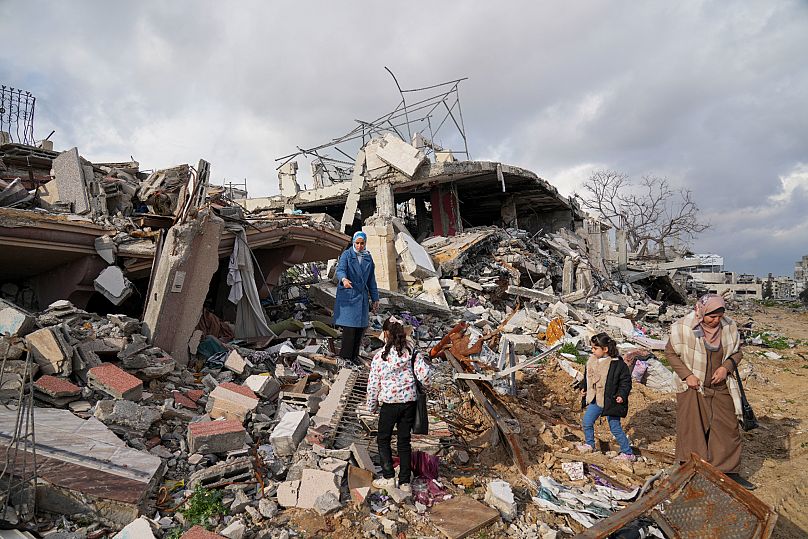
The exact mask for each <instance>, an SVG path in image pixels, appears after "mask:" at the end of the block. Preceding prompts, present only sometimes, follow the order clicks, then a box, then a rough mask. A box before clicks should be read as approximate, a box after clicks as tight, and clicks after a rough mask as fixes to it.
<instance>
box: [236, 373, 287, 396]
mask: <svg viewBox="0 0 808 539" xmlns="http://www.w3.org/2000/svg"><path fill="white" fill-rule="evenodd" d="M243 385H245V386H247V387H249V388H250V389H252V390H253V391H254V392H255V394H256V395H258V396H259V397H261V398H263V399H268V400H272V399H273V398H274V397H275V396H277V395H278V393H280V391H281V384H280V382H278V381H277V380H276V379H274V378H272V377H271V376H269V375H263V374H253V375H250V376H248V377H247V379H246V380H244V384H243Z"/></svg>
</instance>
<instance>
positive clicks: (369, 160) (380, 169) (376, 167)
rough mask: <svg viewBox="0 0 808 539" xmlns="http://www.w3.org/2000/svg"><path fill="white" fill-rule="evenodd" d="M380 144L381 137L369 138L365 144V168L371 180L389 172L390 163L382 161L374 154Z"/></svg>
mask: <svg viewBox="0 0 808 539" xmlns="http://www.w3.org/2000/svg"><path fill="white" fill-rule="evenodd" d="M381 145H382V139H380V138H374V139H371V140H370V142H368V143H367V144H365V168H366V170H367V173H368V175H370V178H371V179H373V180H375V179H377V178H380V177H382V176H384V175H385V174H389V173H390V165H388V164H387V163H385V162H384V161H382V160H381V159H380V158H379V156H378V155H377V154H376V152H377V151H378V150H379V148H381Z"/></svg>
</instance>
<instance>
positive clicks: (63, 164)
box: [40, 148, 91, 215]
mask: <svg viewBox="0 0 808 539" xmlns="http://www.w3.org/2000/svg"><path fill="white" fill-rule="evenodd" d="M51 176H53V180H51V181H49V182H48V183H46V184H45V185H44V186H43V189H42V192H41V193H40V198H41V200H42V204H43V206H44V207H45V208H50V207H52V206H56V205H58V204H59V203H64V204H69V205H70V207H71V209H72V212H73V213H77V214H79V215H81V214H84V213H88V212H89V211H90V210H91V206H90V197H89V194H88V193H87V184H86V182H85V171H84V166H83V164H82V160H81V157H79V150H78V148H71V149H70V150H67V151H66V152H62V153H61V154H59V156H58V157H57V158H56V159H54V160H53V163H52V164H51Z"/></svg>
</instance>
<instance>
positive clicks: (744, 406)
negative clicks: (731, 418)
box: [729, 358, 758, 431]
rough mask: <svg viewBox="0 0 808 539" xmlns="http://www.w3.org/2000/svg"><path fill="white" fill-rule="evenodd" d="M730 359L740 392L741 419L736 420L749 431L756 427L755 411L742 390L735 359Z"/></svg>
mask: <svg viewBox="0 0 808 539" xmlns="http://www.w3.org/2000/svg"><path fill="white" fill-rule="evenodd" d="M729 360H730V361H732V370H733V372H734V373H735V380H737V381H738V389H739V390H740V392H741V419H740V420H739V421H738V422H739V423H740V424H741V428H742V429H743V430H744V431H750V430H752V429H756V428H758V421H757V418H756V417H755V412H754V410H752V405H751V404H749V401H748V400H746V393H745V392H744V390H743V384H742V383H741V375H740V373H739V372H738V364H737V363H735V360H734V359H732V358H729Z"/></svg>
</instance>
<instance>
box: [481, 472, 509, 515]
mask: <svg viewBox="0 0 808 539" xmlns="http://www.w3.org/2000/svg"><path fill="white" fill-rule="evenodd" d="M484 501H485V503H487V504H488V505H490V506H491V507H493V508H495V509H497V510H499V513H500V514H501V515H502V518H503V519H505V520H507V521H508V522H510V521H511V520H513V519H514V518H516V514H517V510H516V500H514V497H513V491H512V490H511V485H510V484H509V483H508V482H507V481H501V480H496V481H491V482H490V483H488V489H487V490H486V492H485V500H484Z"/></svg>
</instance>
